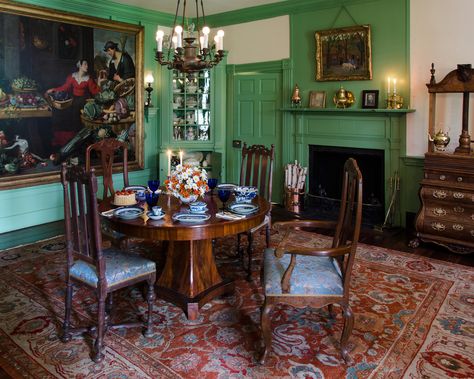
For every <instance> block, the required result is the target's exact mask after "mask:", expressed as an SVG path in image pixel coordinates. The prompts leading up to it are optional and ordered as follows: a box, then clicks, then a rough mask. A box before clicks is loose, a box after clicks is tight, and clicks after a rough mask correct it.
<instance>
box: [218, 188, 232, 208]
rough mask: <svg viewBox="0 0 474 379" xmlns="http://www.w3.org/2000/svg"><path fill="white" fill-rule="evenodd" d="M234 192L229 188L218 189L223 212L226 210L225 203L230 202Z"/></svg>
mask: <svg viewBox="0 0 474 379" xmlns="http://www.w3.org/2000/svg"><path fill="white" fill-rule="evenodd" d="M231 194H232V191H231V190H230V189H228V188H218V189H217V196H219V200H220V201H222V208H221V209H222V210H224V209H225V203H226V202H227V200H229V198H230V195H231Z"/></svg>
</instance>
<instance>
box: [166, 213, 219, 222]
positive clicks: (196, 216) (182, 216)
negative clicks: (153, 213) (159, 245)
mask: <svg viewBox="0 0 474 379" xmlns="http://www.w3.org/2000/svg"><path fill="white" fill-rule="evenodd" d="M210 218H211V215H209V214H207V213H204V214H201V213H187V212H178V213H175V214H174V215H173V221H179V222H182V223H185V224H197V223H199V222H204V221H207V220H209V219H210Z"/></svg>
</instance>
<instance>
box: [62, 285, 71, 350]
mask: <svg viewBox="0 0 474 379" xmlns="http://www.w3.org/2000/svg"><path fill="white" fill-rule="evenodd" d="M72 293H73V289H72V283H71V282H70V281H69V282H68V283H67V287H66V298H65V306H66V311H65V314H64V323H63V333H62V336H61V341H62V342H69V341H70V340H71V333H70V331H69V329H70V327H71V308H72Z"/></svg>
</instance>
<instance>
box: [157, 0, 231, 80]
mask: <svg viewBox="0 0 474 379" xmlns="http://www.w3.org/2000/svg"><path fill="white" fill-rule="evenodd" d="M195 2H196V18H195V26H194V24H190V25H189V24H188V25H187V26H186V25H185V21H186V0H184V2H183V13H182V16H181V22H178V19H179V17H180V16H179V11H180V4H181V0H178V3H177V5H176V14H175V16H174V22H173V29H172V36H171V38H170V39H169V45H168V47H167V50H168V53H167V54H166V58H165V54H164V53H163V38H164V32H163V30H160V29H158V31H157V32H156V44H157V49H156V55H155V60H156V61H157V62H158V63H159V64H160V65H162V66H168V68H169V69H170V70H178V71H180V72H184V73H188V74H192V73H194V72H198V71H202V70H204V69H208V68H212V67H214V66H215V65H217V64H218V63H219V62H220V61H221V60H222V58H224V31H223V30H219V31H218V32H217V34H216V36H215V37H214V42H215V44H214V45H212V46H211V47H209V33H210V32H211V30H210V29H209V28H208V27H207V26H206V20H205V15H204V5H203V0H201V7H199V5H198V0H195ZM199 8H200V9H199ZM199 10H201V15H200V14H199ZM185 26H186V36H184V31H185ZM195 28H196V30H194V29H195ZM196 35H197V36H199V38H196ZM183 40H184V47H183Z"/></svg>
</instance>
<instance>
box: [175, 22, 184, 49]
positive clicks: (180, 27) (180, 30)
mask: <svg viewBox="0 0 474 379" xmlns="http://www.w3.org/2000/svg"><path fill="white" fill-rule="evenodd" d="M174 31H175V33H176V36H177V37H178V43H177V47H182V46H183V41H182V39H181V33H182V32H183V27H182V26H181V25H176V28H174Z"/></svg>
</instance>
